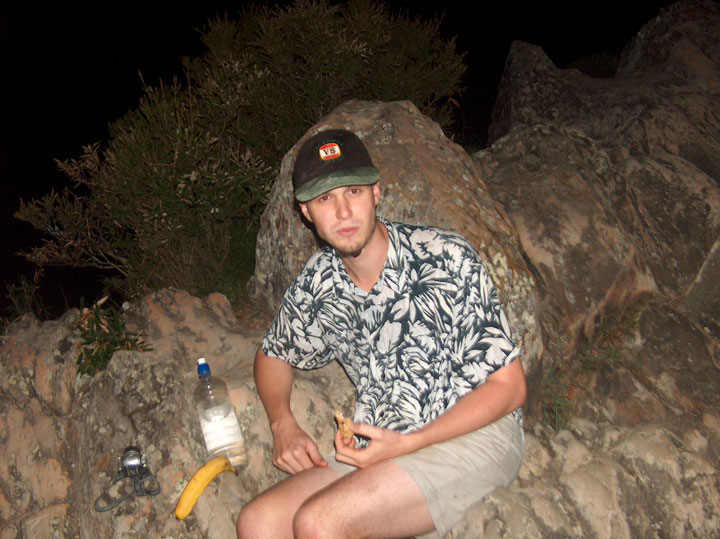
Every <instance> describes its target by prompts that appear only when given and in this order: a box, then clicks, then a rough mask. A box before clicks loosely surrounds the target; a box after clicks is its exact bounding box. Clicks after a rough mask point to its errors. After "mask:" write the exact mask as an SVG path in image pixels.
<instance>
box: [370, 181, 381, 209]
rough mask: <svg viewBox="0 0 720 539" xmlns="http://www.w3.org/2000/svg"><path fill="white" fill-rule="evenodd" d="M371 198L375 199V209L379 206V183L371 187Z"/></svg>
mask: <svg viewBox="0 0 720 539" xmlns="http://www.w3.org/2000/svg"><path fill="white" fill-rule="evenodd" d="M372 191H373V197H374V198H375V207H376V208H377V205H378V204H380V182H375V183H374V184H373V186H372Z"/></svg>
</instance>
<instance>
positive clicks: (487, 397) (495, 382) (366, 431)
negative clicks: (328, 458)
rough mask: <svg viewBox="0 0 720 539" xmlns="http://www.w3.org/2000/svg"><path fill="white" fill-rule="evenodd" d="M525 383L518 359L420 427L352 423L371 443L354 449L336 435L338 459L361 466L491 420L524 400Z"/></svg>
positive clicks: (464, 432) (352, 444) (454, 434)
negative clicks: (402, 429)
mask: <svg viewBox="0 0 720 539" xmlns="http://www.w3.org/2000/svg"><path fill="white" fill-rule="evenodd" d="M526 397H527V383H526V380H525V372H524V371H523V368H522V364H521V363H520V359H515V360H514V361H513V362H511V363H509V364H508V365H505V366H504V367H502V368H500V369H498V370H497V371H495V372H494V373H493V374H491V375H490V376H488V378H487V380H486V381H485V383H483V384H481V385H479V386H478V387H476V388H475V389H473V390H472V391H471V392H470V393H468V394H467V395H465V396H463V397H462V398H461V399H460V400H459V401H458V402H457V403H456V404H455V405H454V406H452V407H451V408H449V409H448V410H446V411H445V413H443V414H442V415H440V416H439V417H437V418H436V419H435V420H433V421H431V422H430V423H428V424H427V425H424V426H423V427H422V428H420V429H418V430H416V431H414V432H410V433H407V434H401V433H399V432H396V431H393V430H389V429H381V428H378V427H372V426H370V425H367V424H365V423H353V425H352V427H353V430H354V431H355V433H356V434H359V435H361V436H367V437H368V438H370V444H369V445H368V446H367V447H366V448H363V449H355V448H354V443H353V442H352V441H351V442H350V443H347V442H343V441H342V438H341V437H340V436H339V434H338V435H336V437H335V445H336V450H337V456H338V460H339V461H341V462H346V463H348V464H352V465H354V466H358V467H360V468H362V467H365V466H369V465H371V464H376V463H378V462H381V461H383V460H387V459H389V458H392V457H396V456H399V455H404V454H406V453H411V452H413V451H417V450H418V449H422V448H423V447H427V446H429V445H432V444H436V443H440V442H444V441H445V440H449V439H451V438H455V437H456V436H461V435H463V434H466V433H468V432H472V431H474V430H476V429H479V428H482V427H484V426H486V425H489V424H491V423H494V422H495V421H497V420H498V419H500V418H501V417H503V416H505V415H507V414H509V413H510V412H512V411H513V410H516V409H517V408H519V407H521V406H522V405H523V404H525V399H526Z"/></svg>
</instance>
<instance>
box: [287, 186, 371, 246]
mask: <svg viewBox="0 0 720 539" xmlns="http://www.w3.org/2000/svg"><path fill="white" fill-rule="evenodd" d="M379 202H380V187H379V186H378V184H377V183H375V184H373V185H352V186H348V187H337V188H335V189H332V190H330V191H328V192H327V193H323V194H322V195H320V196H318V197H315V198H313V199H312V200H310V201H308V202H305V203H301V204H300V210H301V211H302V212H303V215H304V216H305V218H306V219H307V220H308V221H310V222H311V223H312V224H313V225H315V230H317V233H318V235H319V236H320V237H321V238H322V239H324V240H325V241H326V242H328V244H330V246H331V247H333V248H334V249H335V250H336V251H337V253H338V254H339V255H340V256H341V257H346V256H358V255H359V254H360V253H361V252H362V250H363V248H364V247H365V246H366V245H367V244H368V242H369V241H370V239H371V238H372V235H373V232H374V231H375V223H376V216H375V208H376V207H377V205H378V203H379Z"/></svg>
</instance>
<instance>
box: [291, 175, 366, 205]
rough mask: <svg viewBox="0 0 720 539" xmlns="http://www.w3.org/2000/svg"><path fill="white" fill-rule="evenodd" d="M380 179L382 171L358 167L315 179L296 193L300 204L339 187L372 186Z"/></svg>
mask: <svg viewBox="0 0 720 539" xmlns="http://www.w3.org/2000/svg"><path fill="white" fill-rule="evenodd" d="M378 179H380V171H379V170H378V169H376V168H375V167H356V168H350V169H346V170H338V171H336V172H333V173H332V174H328V175H327V176H322V177H320V178H315V179H314V180H313V181H311V182H308V183H306V184H304V185H303V186H302V187H300V189H298V190H297V191H295V198H296V199H297V200H298V202H307V201H309V200H312V199H313V198H315V197H319V196H320V195H322V194H323V193H327V192H328V191H331V190H332V189H335V188H337V187H347V186H348V185H371V184H373V183H375V182H377V181H378Z"/></svg>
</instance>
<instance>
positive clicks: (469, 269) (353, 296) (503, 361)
mask: <svg viewBox="0 0 720 539" xmlns="http://www.w3.org/2000/svg"><path fill="white" fill-rule="evenodd" d="M380 221H381V222H382V223H383V224H385V226H386V227H387V230H388V235H389V245H388V253H387V260H386V262H385V265H384V267H383V270H382V272H381V274H380V278H379V280H378V282H377V283H376V284H375V286H374V287H373V288H372V290H370V292H365V291H364V290H362V289H361V288H359V287H357V286H356V285H355V284H354V283H353V281H352V279H350V276H349V275H348V274H347V272H346V271H345V268H344V266H343V263H342V261H341V259H340V257H339V256H338V255H337V254H336V253H335V251H334V250H333V249H332V248H330V247H324V248H322V249H321V250H320V251H318V252H317V253H315V254H314V255H313V256H312V257H311V258H310V259H309V260H308V262H307V264H306V265H305V268H304V269H303V270H302V271H301V272H300V274H299V275H298V277H297V278H296V279H295V281H294V283H293V284H292V285H291V286H290V288H288V290H287V292H286V293H285V296H284V298H283V301H282V304H281V306H280V310H279V312H278V314H277V316H276V317H275V319H274V321H273V323H272V324H271V326H270V328H269V329H268V332H267V334H266V336H265V338H264V339H263V342H262V349H263V351H264V352H265V353H266V354H267V355H269V356H274V357H278V358H280V359H282V360H284V361H286V362H288V363H289V364H291V365H292V366H294V367H297V368H300V369H314V368H317V367H322V366H323V365H326V364H327V363H329V362H330V361H333V360H337V361H339V362H340V364H341V365H342V366H343V367H344V369H345V371H346V372H347V374H348V376H349V377H350V379H351V380H352V382H353V383H354V384H355V387H356V406H355V415H354V420H355V421H356V422H363V423H369V424H371V425H375V426H378V427H383V428H390V429H394V430H398V431H400V432H408V431H412V430H415V429H418V428H419V427H421V426H422V425H424V424H426V423H428V422H430V421H432V420H433V419H434V418H436V417H437V416H438V415H440V414H442V413H443V412H444V411H445V410H446V409H447V408H449V407H450V406H452V405H453V404H454V403H455V402H457V400H458V399H459V398H460V397H462V396H463V395H465V394H466V393H468V392H470V391H472V389H474V388H475V387H477V386H478V385H479V384H482V383H483V382H485V380H486V378H487V377H488V375H490V374H492V373H493V372H495V371H496V370H497V369H499V368H501V367H503V366H504V365H507V364H508V363H510V362H511V361H512V360H514V359H515V358H516V357H517V356H518V354H519V349H518V348H517V347H516V346H515V343H514V341H513V338H512V335H511V331H510V328H509V326H508V322H507V319H506V317H505V314H504V313H503V310H502V306H501V305H500V301H499V300H498V295H497V291H496V290H495V287H494V286H493V284H492V282H491V280H490V276H489V275H488V273H487V271H486V269H485V267H484V266H483V264H482V262H481V261H480V258H479V256H478V254H477V253H476V252H475V250H474V249H473V248H472V247H471V246H470V244H469V243H468V242H467V240H465V239H464V238H463V237H461V236H459V235H457V234H455V233H452V232H448V231H445V230H441V229H438V228H433V227H427V226H419V225H408V224H401V223H391V222H388V221H385V220H383V219H380ZM513 414H514V416H515V417H516V419H517V420H518V421H519V422H521V421H522V419H521V411H520V410H519V409H518V410H516V411H515V412H513Z"/></svg>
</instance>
